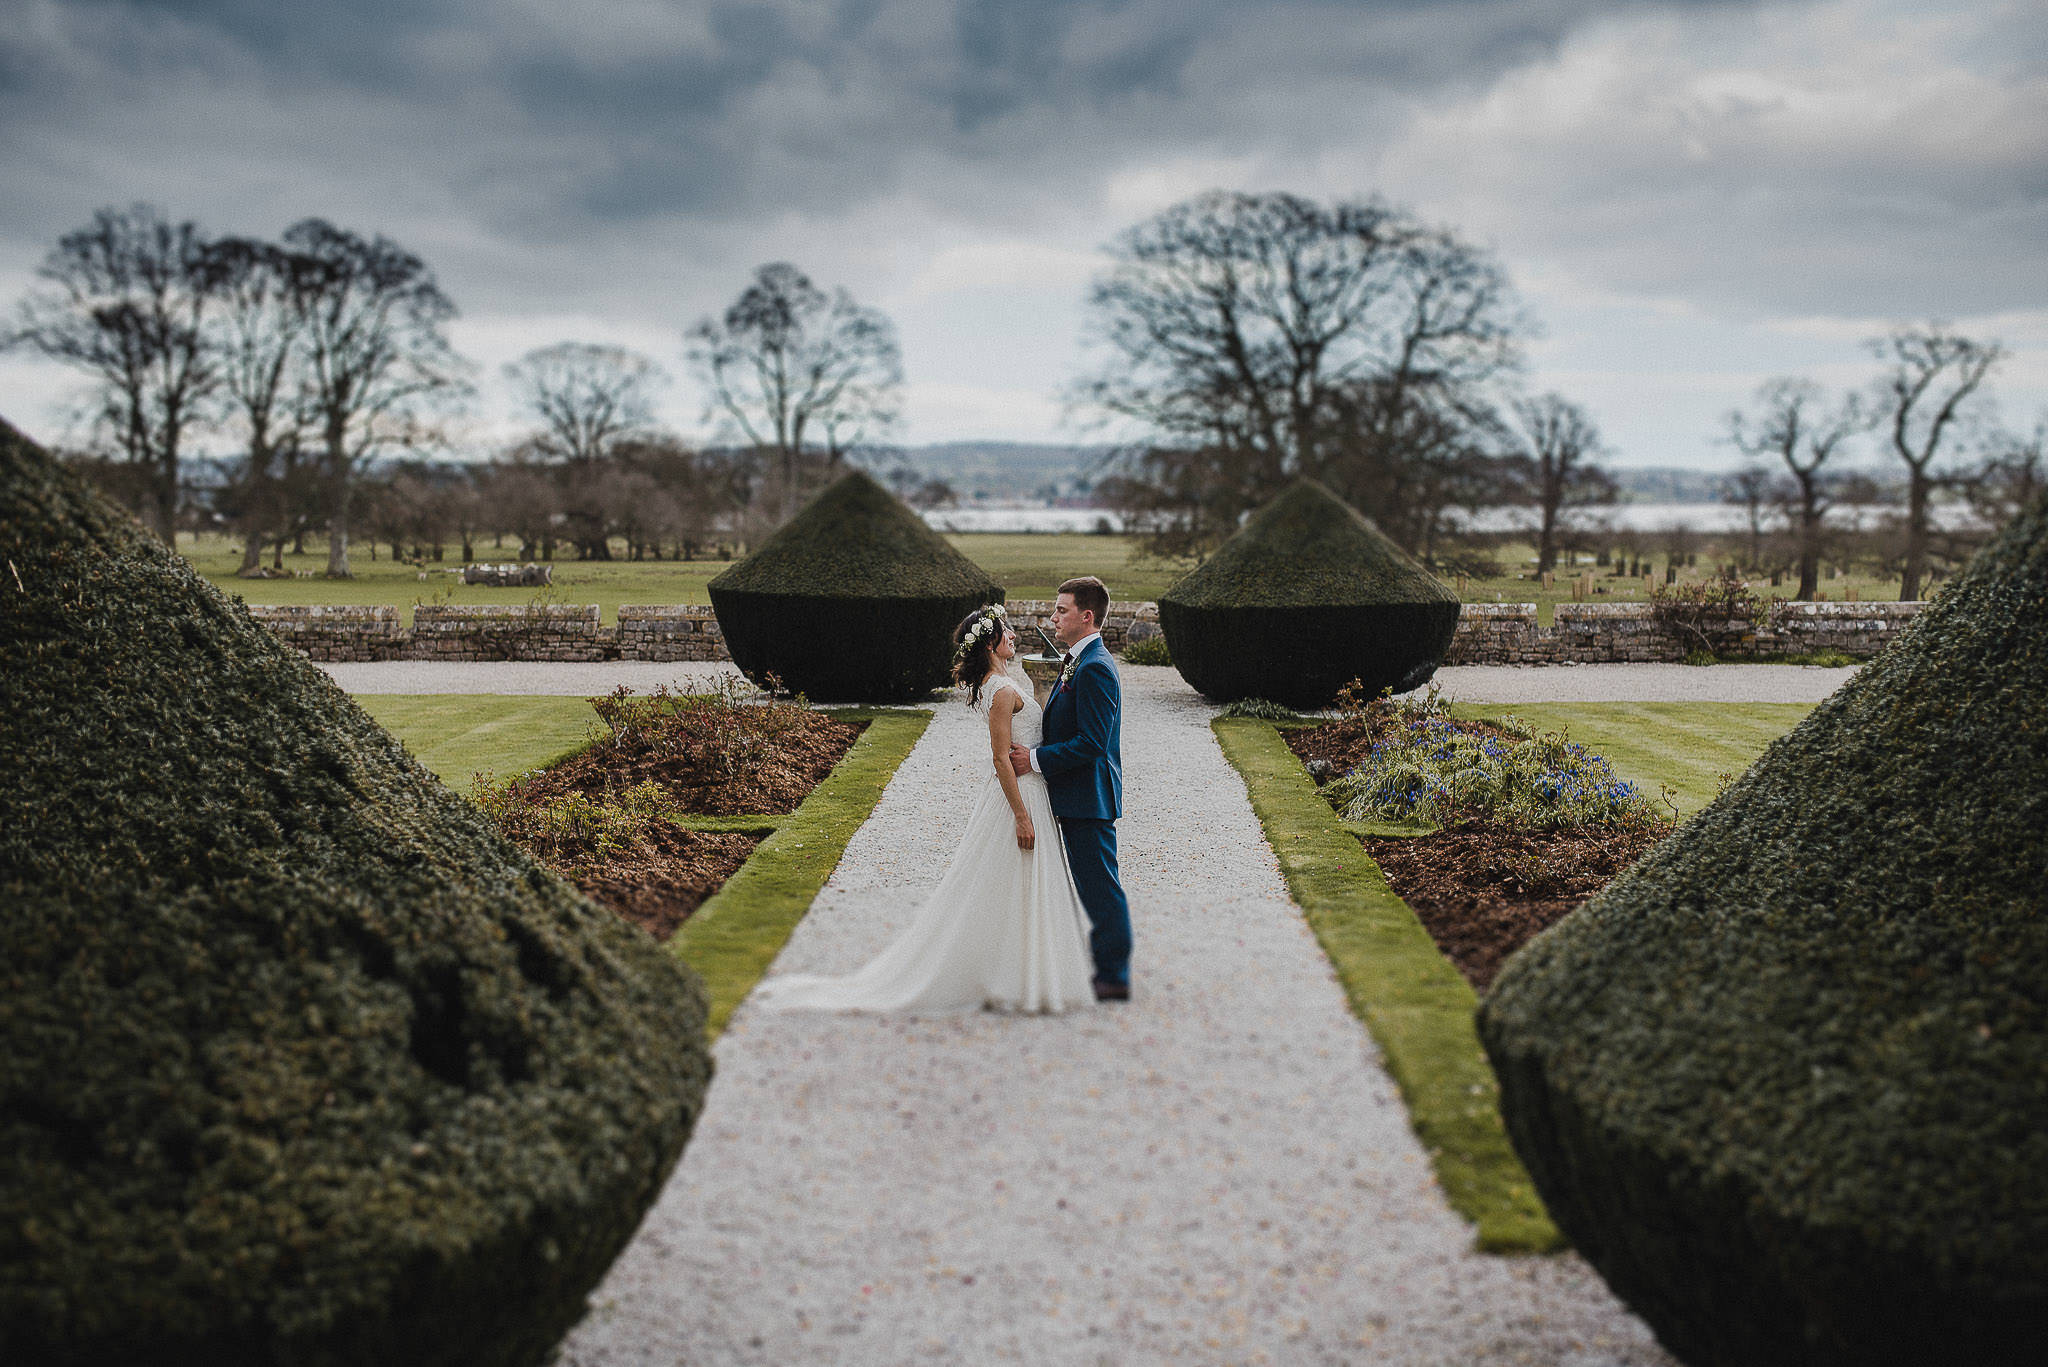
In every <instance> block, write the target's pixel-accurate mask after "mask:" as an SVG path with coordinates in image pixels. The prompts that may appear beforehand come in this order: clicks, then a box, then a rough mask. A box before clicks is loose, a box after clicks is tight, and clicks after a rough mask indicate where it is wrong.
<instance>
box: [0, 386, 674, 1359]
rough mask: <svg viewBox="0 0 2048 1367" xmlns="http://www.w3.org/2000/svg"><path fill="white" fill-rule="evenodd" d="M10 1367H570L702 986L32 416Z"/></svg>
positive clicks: (18, 679)
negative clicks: (77, 465) (67, 461)
mask: <svg viewBox="0 0 2048 1367" xmlns="http://www.w3.org/2000/svg"><path fill="white" fill-rule="evenodd" d="M0 561H4V565H0V718H4V719H5V720H4V726H5V731H6V745H5V753H6V754H7V756H8V757H9V759H10V760H11V761H12V763H11V765H10V769H9V772H8V774H7V780H8V781H7V783H6V785H5V786H4V788H0V975H4V978H5V986H4V990H0V1361H7V1362H21V1363H30V1362H33V1363H38V1364H87V1363H95V1364H98V1363H110V1362H148V1363H152V1364H164V1363H178V1364H184V1363H190V1364H221V1363H237V1364H244V1363H248V1364H265V1363H277V1364H284V1363H290V1364H294V1365H295V1367H304V1365H305V1364H353V1363H362V1364H379V1367H386V1365H388V1364H390V1363H397V1362H403V1363H407V1364H455V1363H477V1364H484V1363H490V1364H503V1363H522V1362H524V1363H535V1362H539V1361H541V1360H542V1359H543V1358H544V1357H545V1356H546V1355H547V1354H548V1352H549V1351H550V1350H551V1349H552V1348H553V1346H554V1345H555V1343H556V1342H557V1341H558V1340H559V1339H560V1338H561V1336H562V1334H563V1333H564V1332H565V1331H566V1330H567V1329H568V1327H569V1326H570V1325H571V1324H573V1323H574V1322H575V1321H576V1319H577V1318H578V1317H579V1316H580V1315H581V1314H582V1311H583V1308H584V1297H585V1295H586V1293H587V1292H588V1291H589V1289H590V1288H591V1287H592V1286H593V1285H594V1284H595V1283H596V1282H597V1280H598V1279H599V1277H600V1276H601V1275H602V1274H603V1273H604V1271H605V1269H606V1268H607V1267H608V1266H609V1264H610V1263H611V1261H612V1259H613V1257H614V1256H615V1254H616V1253H617V1251H618V1250H619V1248H620V1247H621V1246H622V1245H623V1244H624V1242H625V1241H626V1239H627V1238H628V1237H629V1236H630V1235H631V1233H632V1231H633V1229H634V1227H635V1226H636V1224H637V1223H638V1222H639V1219H640V1216H641V1214H642V1212H643V1211H644V1210H645V1208H646V1207H647V1205H648V1204H649V1203H650V1202H651V1201H652V1200H653V1198H654V1196H655V1195H656V1193H657V1192H658V1191H659V1190H660V1188H661V1186H662V1184H663V1181H664V1180H665V1178H666V1177H667V1175H668V1173H669V1171H670V1170H671V1168H672V1167H673V1166H674V1164H675V1162H676V1159H677V1157H678V1155H679V1154H680V1153H681V1151H682V1148H683V1144H684V1142H685V1140H686V1139H687V1137H688V1135H689V1133H690V1127H691V1124H692V1122H693V1121H694V1119H695V1117H696V1115H697V1113H698V1111H699V1109H700V1108H701V1106H702V1104H703V1098H704V1091H705V1088H706V1086H707V1085H708V1082H709V1079H710V1073H711V1062H710V1056H709V1052H708V1049H707V1047H706V1045H705V1044H704V1009H705V1008H704V1000H703V994H702V990H701V987H700V985H699V984H698V983H697V982H696V980H695V978H694V976H693V975H691V974H689V973H688V972H687V971H686V970H684V969H682V968H681V967H679V966H678V965H677V964H676V962H675V961H674V960H673V959H671V958H670V957H669V956H668V955H666V954H664V953H663V952H662V951H661V950H660V949H659V948H657V947H656V946H655V945H654V944H653V942H652V941H651V940H648V939H647V938H646V937H645V936H643V935H642V934H641V933H640V932H638V931H636V930H633V929H631V928H630V927H628V926H626V925H625V924H624V923H622V922H621V921H619V920H618V918H616V917H615V916H612V915H611V914H609V913H607V912H605V911H604V910H603V909H601V908H599V907H597V906H595V905H594V904H592V903H590V902H588V901H586V900H585V899H584V898H582V897H581V896H579V895H578V894H576V893H575V892H574V891H573V890H571V889H570V888H569V887H568V886H567V885H566V884H564V883H563V882H561V881H560V880H559V879H557V878H555V877H554V876H552V875H551V874H548V873H546V872H545V871H543V870H542V869H541V868H539V867H538V866H536V865H535V864H533V863H532V862H531V861H530V860H528V859H527V858H526V857H525V856H523V855H522V854H520V853H519V852H518V851H517V850H515V849H514V848H512V847H511V846H510V845H508V844H507V843H506V842H505V841H504V840H502V839H501V838H499V836H498V835H497V833H496V832H495V831H494V829H493V828H492V826H491V824H490V823H489V822H488V821H486V820H485V819H484V818H483V817H482V816H481V815H480V814H479V813H478V812H476V811H475V810H474V809H473V808H472V807H471V806H470V804H469V803H467V802H465V801H464V800H462V799H461V798H459V797H457V796H456V795H455V794H453V793H451V792H449V791H448V790H447V789H446V788H445V787H443V786H442V785H441V784H440V782H439V781H437V780H436V779H435V778H434V777H433V776H432V775H430V774H428V773H427V772H426V771H425V770H424V769H422V768H421V767H420V766H419V765H418V764H417V763H415V762H414V761H413V760H412V759H411V758H410V757H408V756H407V755H406V753H405V752H404V750H403V749H402V748H401V747H400V746H399V744H398V742H397V741H395V740H393V739H392V738H391V737H390V736H388V735H386V734H385V733H384V732H383V731H382V730H380V729H379V728H378V727H377V725H376V724H375V723H374V722H372V721H371V720H370V719H369V718H368V717H367V716H366V715H365V714H364V713H363V712H362V710H361V709H359V708H358V707H357V706H356V705H355V704H354V703H353V702H351V701H350V700H349V699H348V697H347V696H346V695H344V694H343V693H342V692H341V691H340V690H339V689H337V688H336V687H334V685H333V684H331V683H330V682H329V681H328V680H327V678H326V677H325V676H324V675H323V674H321V673H320V671H319V670H317V669H315V668H314V667H313V666H312V665H310V664H308V663H306V662H305V661H304V660H303V659H301V658H300V657H299V656H297V655H296V654H295V653H293V652H292V651H290V650H289V649H287V648H286V647H284V646H282V645H280V644H279V643H278V642H277V640H276V639H275V637H273V636H272V634H271V633H270V632H268V631H266V630H264V629H263V628H262V627H259V626H257V625H255V624H254V623H253V622H252V621H251V620H250V619H249V617H248V614H247V613H246V612H245V611H244V610H243V609H242V608H241V607H240V605H239V604H237V603H235V602H231V601H229V600H228V599H225V598H223V597H222V596H221V595H220V594H219V593H218V592H216V591H215V590H214V589H213V588H212V587H210V586H209V585H207V584H206V583H205V582H204V581H203V580H201V579H200V578H199V577H198V576H197V575H195V574H194V573H193V572H192V571H191V569H190V568H189V567H188V566H187V565H186V564H185V563H184V562H183V561H182V560H180V559H179V558H178V557H177V556H175V555H173V554H171V553H170V552H169V551H167V550H166V549H165V548H164V547H163V546H162V545H161V544H160V543H159V542H157V541H155V540H154V539H153V538H151V537H149V536H148V535H147V534H146V533H144V532H143V531H142V530H141V529H140V528H139V527H137V526H136V525H135V524H134V523H133V522H132V521H131V520H129V519H128V518H127V517H126V516H125V515H123V514H121V513H119V512H118V511H116V510H114V509H113V508H111V507H110V506H108V505H107V504H106V503H104V502H103V501H101V500H100V499H99V498H98V497H97V496H96V495H94V494H92V493H91V492H89V491H88V490H87V489H86V488H85V487H84V486H83V485H82V484H81V483H80V482H79V481H78V480H76V479H75V478H73V477H72V476H71V475H70V474H68V473H67V472H65V471H63V470H61V469H60V468H59V467H58V466H57V465H56V464H55V463H54V462H53V461H52V460H50V458H49V457H48V456H47V455H45V454H44V453H43V452H41V451H39V450H37V449H35V448H34V447H33V446H32V445H30V444H29V443H28V442H26V441H25V440H24V439H23V438H22V437H21V436H20V435H19V434H18V433H16V432H15V431H14V430H13V429H11V428H8V427H6V426H5V424H0Z"/></svg>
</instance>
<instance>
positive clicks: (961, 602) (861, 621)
mask: <svg viewBox="0 0 2048 1367" xmlns="http://www.w3.org/2000/svg"><path fill="white" fill-rule="evenodd" d="M707 587H708V588H709V590H710V593H711V605H712V607H713V608H714V609H716V610H717V613H718V627H719V630H720V631H721V632H723V633H724V635H725V643H726V648H727V649H728V650H730V651H731V652H732V658H733V662H734V663H735V664H737V665H738V666H739V667H740V669H741V670H742V671H743V672H744V673H745V674H746V676H747V677H748V678H749V679H752V680H753V681H754V682H755V683H757V684H766V683H767V682H768V676H769V675H771V674H772V675H774V676H776V677H777V678H779V679H780V680H781V681H782V683H783V685H784V686H785V687H787V688H791V689H794V690H796V691H798V692H801V693H804V694H806V695H807V696H809V697H810V698H812V699H814V700H817V701H823V702H901V701H905V700H907V699H912V698H918V697H922V696H923V695H925V694H927V693H929V692H931V691H932V690H933V689H935V688H943V687H945V686H946V685H947V683H948V682H949V681H950V676H951V671H952V662H953V639H952V633H953V628H954V627H955V626H957V625H959V623H960V619H961V618H963V617H965V616H966V615H967V614H968V613H969V612H970V611H972V610H973V609H974V608H976V607H979V606H980V605H981V604H983V603H999V602H1001V601H1002V600H1003V590H1002V587H1001V586H1000V585H999V584H997V583H996V582H995V581H994V580H993V579H991V578H989V576H988V574H987V573H986V572H985V571H983V570H982V568H981V567H980V566H978V565H976V564H975V563H974V562H973V561H972V560H969V559H968V558H967V557H966V556H964V555H962V554H960V552H958V551H956V550H954V549H953V547H952V545H951V544H950V543H948V542H947V540H946V539H945V538H944V537H942V536H940V535H939V534H938V533H937V532H935V531H933V530H932V529H931V528H930V527H928V526H927V525H925V522H924V519H923V518H920V517H919V516H918V515H917V514H916V513H913V512H912V511H911V510H910V509H909V508H907V507H905V506H904V504H903V502H902V501H901V500H900V499H898V498H897V497H896V496H895V495H894V494H891V493H890V492H889V491H888V490H887V489H884V488H883V487H882V486H881V485H880V484H878V483H876V482H875V481H874V479H872V478H871V477H870V476H868V475H866V474H864V473H862V472H861V471H858V470H856V471H853V472H851V473H848V474H846V475H844V476H842V477H841V478H840V479H839V480H837V481H836V482H835V483H833V484H832V485H831V486H830V487H829V488H827V489H825V490H824V491H823V492H822V493H820V494H819V495H818V496H817V497H816V498H814V499H812V500H811V501H810V502H809V503H808V504H806V505H805V506H804V508H803V509H802V511H800V512H798V513H797V515H796V516H795V517H793V518H791V519H790V520H789V521H788V522H787V523H785V524H784V525H783V527H782V528H781V530H779V531H777V532H776V533H775V535H774V536H772V537H770V538H769V539H768V540H767V541H766V542H764V543H762V545H761V547H760V549H759V550H756V551H755V552H754V553H753V554H751V555H749V556H747V557H746V558H745V559H744V560H741V561H740V562H739V563H737V564H735V565H733V566H732V567H731V568H730V569H727V570H725V571H724V572H723V573H721V574H719V575H718V576H717V577H716V578H714V579H713V580H712V581H711V583H710V584H709V585H708V586H707Z"/></svg>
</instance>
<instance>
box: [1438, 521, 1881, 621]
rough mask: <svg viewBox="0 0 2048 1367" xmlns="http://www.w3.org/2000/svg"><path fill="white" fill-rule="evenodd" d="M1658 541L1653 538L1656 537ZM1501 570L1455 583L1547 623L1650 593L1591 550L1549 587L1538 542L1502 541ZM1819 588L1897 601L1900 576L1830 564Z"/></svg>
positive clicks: (1786, 590)
mask: <svg viewBox="0 0 2048 1367" xmlns="http://www.w3.org/2000/svg"><path fill="white" fill-rule="evenodd" d="M1741 540H1742V538H1730V539H1729V540H1728V542H1727V543H1726V545H1725V547H1724V546H1723V545H1721V544H1719V543H1716V544H1713V545H1709V546H1703V547H1702V548H1701V551H1700V555H1699V563H1698V564H1696V565H1694V566H1693V567H1692V568H1691V569H1688V570H1681V571H1680V572H1679V576H1678V577H1679V580H1680V581H1681V582H1684V581H1687V580H1700V579H1708V578H1712V577H1713V575H1714V564H1713V561H1714V559H1715V556H1716V554H1719V555H1720V556H1721V557H1722V558H1723V559H1725V558H1726V557H1727V556H1729V555H1735V554H1739V553H1740V550H1739V545H1738V543H1739V542H1740V541H1741ZM1652 544H1654V542H1653V543H1652ZM1491 554H1492V556H1493V559H1494V561H1495V563H1496V564H1498V565H1499V567H1500V569H1501V571H1502V572H1501V573H1500V574H1497V575H1492V576H1488V577H1485V578H1479V579H1467V580H1466V581H1465V582H1464V583H1463V585H1462V586H1460V585H1459V584H1458V583H1456V582H1453V583H1452V584H1451V587H1452V588H1453V589H1454V590H1457V591H1458V593H1459V596H1460V597H1461V598H1463V599H1464V600H1465V601H1466V602H1468V603H1534V604H1536V614H1537V620H1538V621H1539V622H1541V623H1542V624H1543V625H1544V626H1549V625H1550V624H1551V613H1552V610H1553V609H1554V608H1555V607H1556V606H1557V605H1558V604H1559V603H1571V602H1575V601H1584V602H1588V603H1644V602H1648V601H1649V595H1648V594H1646V593H1645V592H1644V591H1643V581H1642V580H1641V579H1631V578H1616V577H1614V572H1613V569H1612V567H1611V566H1610V567H1609V568H1606V569H1602V568H1600V567H1599V566H1596V565H1595V564H1594V563H1593V557H1592V556H1590V555H1581V556H1579V557H1578V559H1577V562H1576V563H1575V564H1571V565H1567V564H1566V563H1565V561H1564V559H1563V558H1560V559H1559V560H1558V564H1557V569H1556V571H1555V572H1554V575H1553V578H1552V580H1551V586H1550V587H1549V588H1547V589H1546V588H1544V587H1543V585H1542V583H1541V582H1540V581H1539V580H1538V579H1537V578H1536V548H1535V547H1534V546H1533V545H1528V544H1519V543H1511V544H1508V545H1504V546H1501V547H1499V548H1497V549H1496V550H1494V551H1493V552H1492V553H1491ZM1651 558H1652V559H1653V560H1655V562H1656V570H1657V573H1656V581H1657V582H1658V583H1659V584H1662V583H1663V582H1664V560H1665V557H1664V555H1663V553H1662V552H1658V553H1656V554H1654V555H1653V556H1652V557H1651ZM1588 573H1590V574H1591V575H1592V576H1593V589H1594V592H1593V594H1592V595H1591V596H1590V597H1588V598H1585V599H1583V600H1580V599H1577V598H1575V597H1574V595H1573V592H1572V581H1573V580H1574V579H1576V578H1578V577H1579V576H1580V575H1582V574H1588ZM1751 587H1753V588H1754V589H1755V590H1756V591H1757V592H1758V593H1760V594H1763V595H1764V596H1765V597H1771V596H1773V595H1775V596H1776V597H1779V598H1790V597H1791V596H1792V595H1793V593H1795V592H1796V591H1797V590H1798V588H1799V581H1798V578H1797V576H1794V577H1793V578H1791V579H1790V580H1787V581H1785V582H1782V583H1780V584H1779V585H1778V586H1777V587H1776V588H1773V587H1771V583H1770V580H1769V578H1768V577H1765V578H1762V579H1759V580H1757V581H1755V582H1754V583H1753V584H1752V585H1751ZM1820 590H1821V592H1822V593H1825V594H1826V595H1827V597H1828V600H1829V601H1830V602H1837V603H1839V602H1842V601H1843V600H1844V598H1845V596H1846V595H1847V594H1848V593H1849V592H1850V591H1851V590H1854V591H1855V593H1856V596H1857V597H1858V598H1859V599H1861V600H1862V601H1864V602H1866V603H1875V602H1884V601H1891V602H1896V601H1898V597H1899V581H1898V579H1897V578H1891V579H1879V578H1877V577H1876V576H1874V575H1870V574H1866V573H1863V572H1860V571H1859V572H1856V573H1853V574H1844V575H1842V576H1840V577H1839V578H1834V579H1830V578H1828V576H1827V572H1826V571H1825V569H1824V570H1823V571H1822V573H1821V580H1820Z"/></svg>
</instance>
